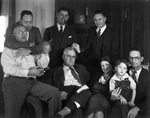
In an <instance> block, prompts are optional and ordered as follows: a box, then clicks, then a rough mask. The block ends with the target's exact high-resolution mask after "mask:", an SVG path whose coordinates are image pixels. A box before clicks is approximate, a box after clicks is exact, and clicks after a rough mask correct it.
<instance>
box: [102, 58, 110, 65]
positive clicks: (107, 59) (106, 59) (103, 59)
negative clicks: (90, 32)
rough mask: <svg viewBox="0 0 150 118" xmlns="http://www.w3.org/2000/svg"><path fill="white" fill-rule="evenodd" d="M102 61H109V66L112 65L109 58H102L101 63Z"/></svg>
mask: <svg viewBox="0 0 150 118" xmlns="http://www.w3.org/2000/svg"><path fill="white" fill-rule="evenodd" d="M102 61H107V62H108V63H109V64H111V62H110V58H109V57H108V56H104V57H102V59H101V60H100V63H101V62H102Z"/></svg>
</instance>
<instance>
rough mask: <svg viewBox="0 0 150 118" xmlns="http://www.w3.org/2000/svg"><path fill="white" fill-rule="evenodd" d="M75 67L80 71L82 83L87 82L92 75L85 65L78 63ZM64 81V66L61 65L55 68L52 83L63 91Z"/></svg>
mask: <svg viewBox="0 0 150 118" xmlns="http://www.w3.org/2000/svg"><path fill="white" fill-rule="evenodd" d="M74 68H75V70H76V72H77V73H78V75H79V77H80V79H81V82H82V84H83V85H84V84H86V83H87V82H88V80H89V77H90V75H89V72H88V71H87V69H86V68H85V67H84V66H82V65H78V64H76V65H74ZM64 81H65V77H64V70H63V66H59V67H57V68H55V69H54V70H53V77H52V85H54V86H55V87H57V88H59V90H60V91H61V90H63V88H64Z"/></svg>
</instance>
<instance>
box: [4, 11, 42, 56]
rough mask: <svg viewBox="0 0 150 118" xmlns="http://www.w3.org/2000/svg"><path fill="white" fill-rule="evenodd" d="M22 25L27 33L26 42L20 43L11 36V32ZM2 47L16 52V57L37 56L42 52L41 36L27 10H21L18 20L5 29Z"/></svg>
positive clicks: (30, 13) (31, 15)
mask: <svg viewBox="0 0 150 118" xmlns="http://www.w3.org/2000/svg"><path fill="white" fill-rule="evenodd" d="M19 25H23V26H24V27H26V29H27V31H28V33H27V34H28V36H27V39H28V41H27V42H25V43H24V42H21V41H18V40H16V39H15V37H14V36H13V30H14V28H15V27H16V26H19ZM5 37H6V39H5V43H4V46H5V47H7V48H11V49H14V50H18V49H19V50H18V53H17V54H18V56H21V55H25V56H26V55H28V54H29V53H32V54H39V53H41V52H42V51H43V50H42V36H41V33H40V30H39V28H37V27H35V26H33V14H32V12H31V11H29V10H23V11H22V12H21V14H20V20H19V21H18V22H16V23H15V24H14V25H12V26H9V27H8V28H7V31H6V34H5Z"/></svg>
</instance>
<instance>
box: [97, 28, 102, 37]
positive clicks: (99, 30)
mask: <svg viewBox="0 0 150 118" xmlns="http://www.w3.org/2000/svg"><path fill="white" fill-rule="evenodd" d="M100 35H101V29H100V28H98V31H97V37H99V36H100Z"/></svg>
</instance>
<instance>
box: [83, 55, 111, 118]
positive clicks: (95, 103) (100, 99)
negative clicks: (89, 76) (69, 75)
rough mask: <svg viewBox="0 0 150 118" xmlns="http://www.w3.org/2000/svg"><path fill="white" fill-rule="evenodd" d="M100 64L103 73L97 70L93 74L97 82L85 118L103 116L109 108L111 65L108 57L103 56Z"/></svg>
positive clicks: (99, 117)
mask: <svg viewBox="0 0 150 118" xmlns="http://www.w3.org/2000/svg"><path fill="white" fill-rule="evenodd" d="M100 65H101V69H102V72H103V73H102V74H101V73H100V72H97V73H96V74H95V75H94V78H93V79H97V78H98V82H97V83H96V84H95V85H94V87H93V89H92V91H93V95H92V97H91V98H90V100H89V102H88V105H87V109H86V113H85V116H86V117H87V118H104V116H106V115H107V112H108V110H109V108H110V105H109V101H110V93H109V79H110V78H111V76H112V66H111V64H110V59H109V57H103V58H102V60H101V62H100Z"/></svg>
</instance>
